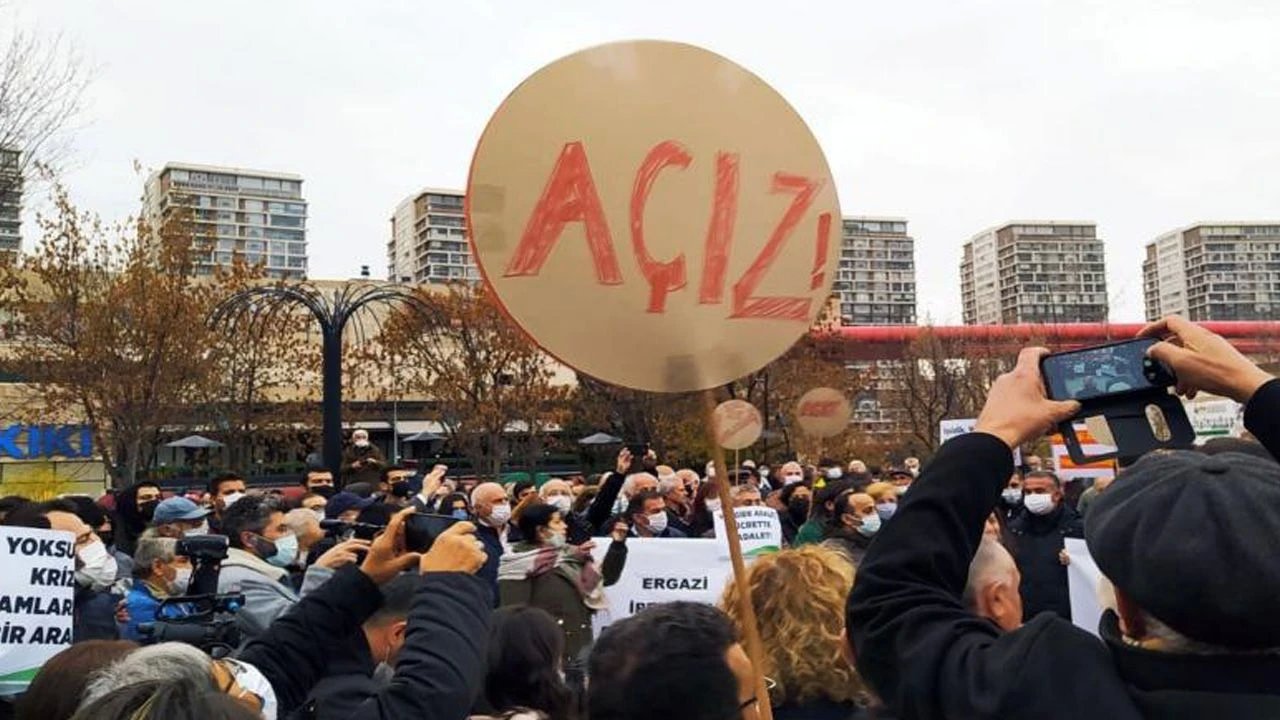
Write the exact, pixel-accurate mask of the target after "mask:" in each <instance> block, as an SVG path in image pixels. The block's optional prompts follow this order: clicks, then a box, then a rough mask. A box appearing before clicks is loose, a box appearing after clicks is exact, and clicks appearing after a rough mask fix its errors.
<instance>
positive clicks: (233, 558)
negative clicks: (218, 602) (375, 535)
mask: <svg viewBox="0 0 1280 720" xmlns="http://www.w3.org/2000/svg"><path fill="white" fill-rule="evenodd" d="M222 532H223V534H225V535H226V536H227V541H228V543H229V545H230V549H229V550H228V551H227V559H226V560H225V561H223V563H222V572H221V574H220V575H219V576H218V592H219V593H243V594H244V606H243V607H241V608H240V611H239V612H238V613H236V620H237V623H238V624H239V626H240V631H241V633H242V636H243V637H245V638H252V637H256V636H258V635H260V634H261V633H262V632H263V631H264V630H265V629H266V628H267V626H269V625H270V624H271V622H272V621H273V620H275V619H276V618H278V617H280V615H282V614H284V613H285V611H287V610H288V609H289V608H290V607H292V606H293V605H294V604H295V603H297V602H298V598H299V596H300V595H306V594H307V593H309V592H311V591H312V590H314V589H315V588H316V587H318V586H320V585H321V584H322V583H324V582H325V581H327V580H328V579H329V578H330V577H332V576H333V571H334V570H336V569H338V568H340V567H342V566H344V565H350V564H351V563H354V562H355V561H356V551H358V550H361V549H364V548H367V547H368V546H369V543H368V542H367V541H364V540H348V541H346V542H342V543H338V544H337V545H336V546H334V547H333V548H332V549H330V550H329V551H328V552H326V553H325V554H323V555H321V556H320V557H319V558H318V559H317V560H316V562H315V565H313V566H311V567H310V568H308V569H307V572H306V574H305V575H304V577H303V582H302V590H301V592H297V591H295V590H294V589H293V588H292V587H291V586H290V585H289V583H288V578H289V572H288V570H287V568H288V567H289V566H290V565H292V564H293V563H294V562H295V561H296V560H297V557H298V538H297V536H296V535H294V534H293V533H292V532H291V531H290V530H289V526H288V525H287V524H286V523H285V521H284V512H282V511H281V509H280V505H279V504H278V503H277V501H276V500H275V499H273V498H270V497H264V496H252V495H251V496H247V497H245V498H243V499H242V500H239V501H238V502H236V503H235V504H234V505H232V506H231V507H229V508H227V511H226V512H225V513H224V514H223V516H222Z"/></svg>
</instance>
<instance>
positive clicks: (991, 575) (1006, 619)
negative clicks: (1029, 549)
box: [964, 537, 1022, 632]
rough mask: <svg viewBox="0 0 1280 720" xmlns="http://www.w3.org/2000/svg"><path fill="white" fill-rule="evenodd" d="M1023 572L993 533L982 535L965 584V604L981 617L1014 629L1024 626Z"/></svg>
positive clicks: (1008, 628)
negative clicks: (987, 535)
mask: <svg viewBox="0 0 1280 720" xmlns="http://www.w3.org/2000/svg"><path fill="white" fill-rule="evenodd" d="M1021 583H1022V575H1020V574H1019V573H1018V564H1017V563H1016V562H1014V560H1013V556H1012V555H1010V554H1009V551H1008V550H1006V549H1005V548H1004V545H1001V544H1000V541H998V540H996V539H995V538H991V537H984V538H982V542H980V543H978V552H977V553H975V554H974V556H973V562H971V563H969V580H968V582H967V583H966V584H965V587H964V604H965V607H967V608H969V611H970V612H972V613H973V614H974V615H977V616H978V617H984V618H986V619H988V620H990V621H991V622H993V623H995V624H996V625H997V626H999V628H1000V629H1001V630H1004V631H1005V632H1012V631H1014V630H1017V629H1018V628H1020V627H1022V594H1021V593H1019V592H1018V586H1019V585H1020V584H1021Z"/></svg>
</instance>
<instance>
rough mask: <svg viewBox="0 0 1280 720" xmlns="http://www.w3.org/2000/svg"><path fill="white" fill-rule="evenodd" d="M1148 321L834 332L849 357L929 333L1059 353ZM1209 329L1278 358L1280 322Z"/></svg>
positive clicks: (901, 347)
mask: <svg viewBox="0 0 1280 720" xmlns="http://www.w3.org/2000/svg"><path fill="white" fill-rule="evenodd" d="M1143 325H1144V324H1143V323H1071V324H1055V325H940V326H932V327H925V326H920V325H885V326H869V325H846V326H842V327H838V328H834V329H833V330H831V331H830V332H832V333H833V334H835V336H836V337H837V338H838V339H839V340H840V344H841V346H842V348H843V352H844V358H845V359H846V360H894V359H898V358H901V357H902V355H903V352H904V351H905V349H906V348H907V347H908V346H910V345H911V343H912V342H914V341H915V340H916V338H918V337H920V335H921V334H923V333H925V332H932V333H933V334H934V335H935V336H936V337H938V339H939V340H942V341H944V342H960V343H964V344H965V345H968V346H970V347H974V348H975V349H977V348H981V349H982V350H983V351H985V352H988V353H991V354H1003V353H1014V352H1017V351H1018V350H1019V349H1020V348H1023V347H1026V346H1027V345H1028V344H1030V343H1032V342H1036V343H1040V344H1043V345H1044V346H1045V347H1048V348H1050V349H1052V350H1054V351H1059V350H1069V349H1071V348H1076V347H1086V346H1089V345H1100V344H1102V343H1107V342H1115V341H1118V340H1127V339H1129V338H1132V337H1134V336H1135V335H1137V333H1138V331H1139V330H1141V329H1142V328H1143ZM1201 325H1203V326H1204V327H1206V328H1208V329H1209V330H1212V331H1213V332H1215V333H1217V334H1219V335H1221V336H1223V337H1225V338H1226V339H1228V340H1230V341H1231V344H1232V345H1234V346H1236V348H1238V349H1239V350H1240V351H1241V352H1243V353H1244V354H1246V355H1249V356H1251V357H1254V358H1257V359H1261V360H1265V361H1273V360H1275V359H1276V356H1277V355H1280V322H1253V321H1249V322H1205V323H1201Z"/></svg>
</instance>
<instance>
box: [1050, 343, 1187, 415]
mask: <svg viewBox="0 0 1280 720" xmlns="http://www.w3.org/2000/svg"><path fill="white" fill-rule="evenodd" d="M1157 342H1158V341H1157V340H1155V339H1153V338H1138V339H1136V340H1124V341H1122V342H1116V343H1108V344H1106V345H1097V346H1094V347H1088V348H1081V349H1079V350H1068V351H1067V352H1061V353H1054V354H1052V355H1046V356H1044V357H1043V358H1041V360H1040V374H1041V376H1042V377H1043V378H1044V387H1045V391H1046V392H1048V394H1049V397H1050V398H1052V399H1054V400H1078V401H1081V402H1084V401H1087V400H1096V399H1098V398H1103V397H1112V396H1116V395H1127V394H1130V393H1136V392H1144V391H1149V390H1153V389H1156V388H1166V387H1170V386H1172V385H1173V384H1174V383H1175V382H1176V378H1174V376H1173V372H1172V371H1170V370H1169V368H1167V367H1165V366H1164V364H1163V363H1161V362H1159V361H1157V360H1155V359H1153V358H1150V357H1147V349H1148V348H1150V347H1151V346H1152V345H1154V344H1156V343H1157Z"/></svg>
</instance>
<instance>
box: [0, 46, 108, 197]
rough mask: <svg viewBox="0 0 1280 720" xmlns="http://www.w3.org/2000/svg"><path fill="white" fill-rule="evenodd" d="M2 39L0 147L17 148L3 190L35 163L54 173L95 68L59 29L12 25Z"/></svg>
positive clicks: (1, 177)
mask: <svg viewBox="0 0 1280 720" xmlns="http://www.w3.org/2000/svg"><path fill="white" fill-rule="evenodd" d="M0 44H3V46H2V47H0V149H6V150H11V151H17V152H18V160H17V173H16V175H15V174H13V173H12V172H11V171H8V172H6V173H3V174H0V195H3V194H5V193H7V192H9V191H10V190H11V189H12V187H11V186H12V185H13V184H15V183H16V182H19V181H20V179H21V178H23V177H27V176H28V175H29V173H28V170H29V169H30V168H32V167H33V166H35V165H36V164H39V165H40V166H41V167H44V168H47V169H49V170H50V171H51V172H53V173H55V174H56V171H57V169H58V167H59V165H60V164H61V163H62V162H63V161H65V159H66V157H67V154H68V151H69V149H70V143H69V138H68V131H70V130H71V129H73V128H72V125H73V124H74V123H75V121H76V119H77V118H78V117H79V116H80V114H81V111H82V110H83V106H84V92H85V88H86V87H88V84H89V81H90V80H91V79H92V75H93V73H92V72H91V71H90V70H89V69H88V68H87V66H86V65H85V63H84V61H83V59H82V58H81V57H80V55H79V54H78V53H77V52H76V50H75V48H73V47H72V46H71V44H70V42H68V41H67V40H66V39H65V38H63V37H62V36H61V35H54V36H52V37H42V36H40V35H38V34H36V33H34V32H31V31H26V30H14V31H12V32H11V33H9V34H8V37H7V38H3V37H0Z"/></svg>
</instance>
